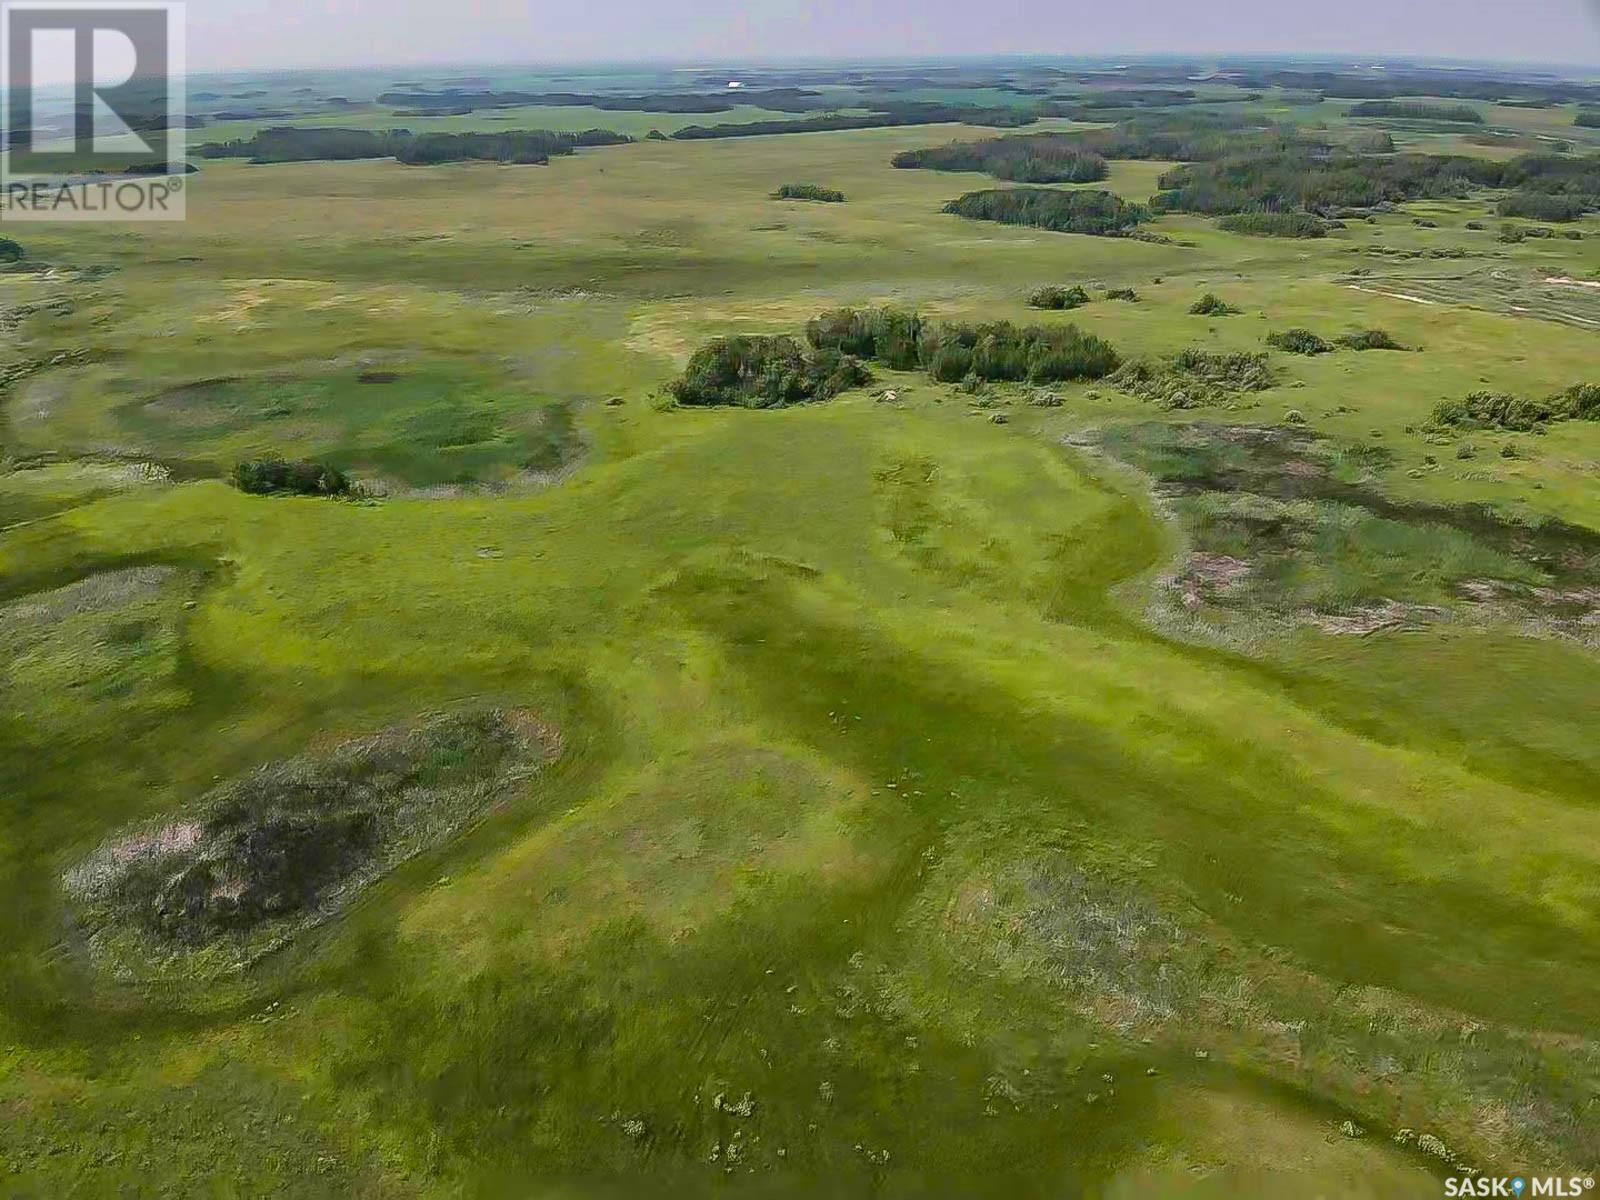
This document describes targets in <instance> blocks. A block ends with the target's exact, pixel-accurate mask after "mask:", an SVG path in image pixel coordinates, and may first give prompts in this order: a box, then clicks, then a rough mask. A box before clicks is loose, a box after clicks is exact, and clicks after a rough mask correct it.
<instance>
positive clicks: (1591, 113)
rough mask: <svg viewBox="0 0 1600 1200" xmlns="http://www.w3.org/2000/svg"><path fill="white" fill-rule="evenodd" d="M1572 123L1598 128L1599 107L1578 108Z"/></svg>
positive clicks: (1599, 127)
mask: <svg viewBox="0 0 1600 1200" xmlns="http://www.w3.org/2000/svg"><path fill="white" fill-rule="evenodd" d="M1572 123H1573V124H1574V125H1577V126H1580V127H1582V128H1584V129H1600V108H1584V109H1580V110H1579V111H1578V114H1577V116H1575V117H1573V118H1572Z"/></svg>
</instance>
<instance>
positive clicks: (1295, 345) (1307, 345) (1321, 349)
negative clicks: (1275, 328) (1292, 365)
mask: <svg viewBox="0 0 1600 1200" xmlns="http://www.w3.org/2000/svg"><path fill="white" fill-rule="evenodd" d="M1267 345H1269V346H1271V347H1272V348H1273V349H1274V350H1282V351H1284V352H1285V353H1286V354H1326V353H1328V352H1329V351H1330V350H1332V349H1333V343H1332V342H1330V341H1328V340H1326V339H1325V338H1321V337H1318V336H1317V335H1316V334H1314V333H1312V332H1311V330H1309V329H1299V328H1295V329H1285V330H1282V331H1280V332H1278V333H1269V334H1268V335H1267Z"/></svg>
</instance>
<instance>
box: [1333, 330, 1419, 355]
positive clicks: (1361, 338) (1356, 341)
mask: <svg viewBox="0 0 1600 1200" xmlns="http://www.w3.org/2000/svg"><path fill="white" fill-rule="evenodd" d="M1337 340H1338V343H1339V345H1341V346H1345V347H1347V348H1349V349H1351V350H1404V349H1405V347H1404V346H1402V345H1401V344H1400V343H1399V342H1397V341H1395V340H1394V338H1393V337H1392V336H1391V335H1390V334H1389V332H1388V330H1385V329H1363V330H1361V331H1360V332H1359V333H1347V334H1345V335H1344V336H1343V337H1341V338H1339V339H1337Z"/></svg>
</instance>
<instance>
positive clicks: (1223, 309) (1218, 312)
mask: <svg viewBox="0 0 1600 1200" xmlns="http://www.w3.org/2000/svg"><path fill="white" fill-rule="evenodd" d="M1189 311H1190V313H1192V314H1193V315H1194V316H1197V317H1231V316H1233V315H1234V314H1235V313H1237V312H1239V311H1240V310H1239V309H1237V308H1235V307H1234V306H1233V305H1231V304H1229V303H1228V302H1227V301H1226V300H1224V299H1222V298H1221V297H1220V296H1217V295H1215V294H1214V293H1212V292H1207V293H1206V294H1205V295H1204V296H1201V297H1200V299H1198V300H1196V301H1195V302H1194V303H1193V304H1191V305H1190V306H1189Z"/></svg>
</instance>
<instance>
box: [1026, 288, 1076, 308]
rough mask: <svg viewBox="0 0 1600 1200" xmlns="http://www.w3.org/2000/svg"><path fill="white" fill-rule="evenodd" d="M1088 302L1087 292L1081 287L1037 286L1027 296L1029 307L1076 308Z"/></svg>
mask: <svg viewBox="0 0 1600 1200" xmlns="http://www.w3.org/2000/svg"><path fill="white" fill-rule="evenodd" d="M1087 303H1089V293H1088V292H1086V291H1084V290H1083V289H1082V288H1081V287H1059V286H1057V285H1054V284H1052V285H1049V286H1046V287H1042V288H1039V289H1038V290H1037V291H1035V292H1034V293H1033V294H1032V295H1031V296H1029V297H1028V306H1029V307H1030V308H1048V309H1057V310H1059V309H1066V308H1078V307H1080V306H1082V305H1085V304H1087Z"/></svg>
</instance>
